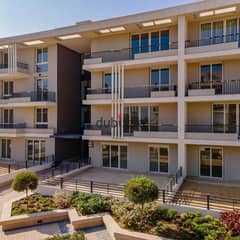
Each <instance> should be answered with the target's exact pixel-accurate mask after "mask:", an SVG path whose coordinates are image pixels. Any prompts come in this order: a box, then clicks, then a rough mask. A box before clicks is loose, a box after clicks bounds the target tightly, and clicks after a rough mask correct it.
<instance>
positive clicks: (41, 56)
mask: <svg viewBox="0 0 240 240" xmlns="http://www.w3.org/2000/svg"><path fill="white" fill-rule="evenodd" d="M36 71H37V73H41V72H47V71H48V48H38V49H37V59H36Z"/></svg>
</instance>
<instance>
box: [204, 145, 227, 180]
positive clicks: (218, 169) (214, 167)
mask: <svg viewBox="0 0 240 240" xmlns="http://www.w3.org/2000/svg"><path fill="white" fill-rule="evenodd" d="M222 172H223V151H222V149H221V148H215V147H201V148H200V176H202V177H214V178H222Z"/></svg>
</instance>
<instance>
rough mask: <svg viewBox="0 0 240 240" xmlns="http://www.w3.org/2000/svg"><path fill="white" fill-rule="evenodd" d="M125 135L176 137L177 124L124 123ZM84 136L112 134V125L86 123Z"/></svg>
mask: <svg viewBox="0 0 240 240" xmlns="http://www.w3.org/2000/svg"><path fill="white" fill-rule="evenodd" d="M123 132H124V137H136V138H162V139H176V138H177V126H176V125H172V124H169V125H168V124H162V125H154V124H151V125H149V124H124V131H123ZM84 136H88V137H89V136H95V137H99V136H111V127H109V126H96V125H93V124H85V128H84Z"/></svg>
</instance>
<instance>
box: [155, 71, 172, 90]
mask: <svg viewBox="0 0 240 240" xmlns="http://www.w3.org/2000/svg"><path fill="white" fill-rule="evenodd" d="M169 89H170V70H169V68H162V69H152V70H151V91H168V90H169Z"/></svg>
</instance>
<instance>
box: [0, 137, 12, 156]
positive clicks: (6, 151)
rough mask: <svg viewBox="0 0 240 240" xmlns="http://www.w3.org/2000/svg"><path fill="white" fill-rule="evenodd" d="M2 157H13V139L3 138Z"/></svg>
mask: <svg viewBox="0 0 240 240" xmlns="http://www.w3.org/2000/svg"><path fill="white" fill-rule="evenodd" d="M1 158H3V159H10V158H11V140H10V139H2V140H1Z"/></svg>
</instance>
